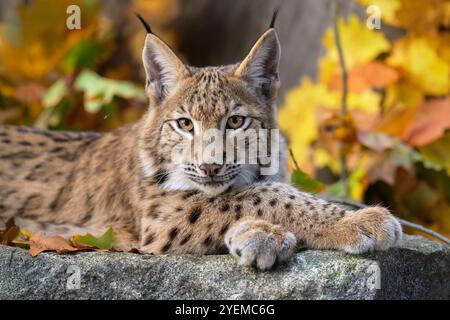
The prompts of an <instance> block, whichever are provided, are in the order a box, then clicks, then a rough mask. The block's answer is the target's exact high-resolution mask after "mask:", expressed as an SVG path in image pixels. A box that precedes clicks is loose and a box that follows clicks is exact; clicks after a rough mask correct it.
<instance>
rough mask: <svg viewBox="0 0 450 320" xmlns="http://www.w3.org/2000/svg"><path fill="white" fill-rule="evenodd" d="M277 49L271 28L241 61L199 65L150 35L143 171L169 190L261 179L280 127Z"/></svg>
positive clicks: (212, 189)
mask: <svg viewBox="0 0 450 320" xmlns="http://www.w3.org/2000/svg"><path fill="white" fill-rule="evenodd" d="M279 50H280V49H279V43H278V39H277V36H276V33H275V31H274V30H273V29H271V30H268V31H267V32H266V33H265V34H263V35H262V36H261V37H260V39H259V40H258V41H257V43H256V44H255V46H254V47H253V48H252V50H251V52H250V53H249V55H248V56H247V57H246V58H245V59H244V60H243V61H242V62H241V63H239V64H235V65H230V66H224V67H208V68H194V67H189V66H185V65H184V64H183V63H182V62H181V61H180V60H179V59H178V58H177V57H176V56H175V54H174V53H173V52H172V51H171V50H170V49H169V48H168V47H167V45H165V44H164V43H163V42H162V41H161V40H160V39H159V38H157V37H156V36H154V35H153V34H149V35H147V39H146V43H145V48H144V51H143V62H144V67H145V71H146V74H147V85H146V92H147V95H148V97H149V100H150V107H149V112H148V114H147V115H146V117H144V121H145V126H144V128H145V129H144V131H143V132H142V133H141V139H140V151H139V152H140V154H139V156H140V160H141V167H142V170H143V173H144V175H145V176H151V175H153V176H155V178H156V179H157V180H158V182H159V183H160V184H161V185H162V186H163V187H164V188H166V189H168V190H200V191H203V192H205V193H207V194H211V195H215V194H219V193H221V192H223V191H225V190H227V189H228V188H230V187H237V186H242V185H249V184H252V183H253V182H254V181H255V180H257V179H261V167H262V164H265V163H267V159H264V160H263V159H262V158H261V156H265V157H267V155H270V156H272V155H271V149H270V147H271V145H272V143H271V141H272V140H271V138H272V135H274V134H275V133H273V132H272V131H271V129H277V122H276V116H275V114H276V112H275V106H274V100H275V98H276V94H277V91H278V87H279V81H278V71H277V69H278V60H279ZM276 133H278V132H276ZM156 155H158V156H156ZM276 157H278V153H277V154H276ZM273 161H278V159H274V160H273ZM265 179H270V174H269V175H268V176H267V177H265Z"/></svg>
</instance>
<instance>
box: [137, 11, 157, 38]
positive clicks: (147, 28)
mask: <svg viewBox="0 0 450 320" xmlns="http://www.w3.org/2000/svg"><path fill="white" fill-rule="evenodd" d="M134 14H135V15H136V17H138V19H139V20H140V21H141V22H142V24H143V25H144V28H145V30H147V33H151V34H153V32H152V28H150V25H149V24H148V22H147V21H145V19H144V18H142V16H141V15H140V14H139V13H134Z"/></svg>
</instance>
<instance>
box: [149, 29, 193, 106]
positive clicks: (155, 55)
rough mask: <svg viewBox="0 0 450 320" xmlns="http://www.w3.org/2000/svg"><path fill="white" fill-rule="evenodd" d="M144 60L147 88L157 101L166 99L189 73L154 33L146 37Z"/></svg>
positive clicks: (150, 96)
mask: <svg viewBox="0 0 450 320" xmlns="http://www.w3.org/2000/svg"><path fill="white" fill-rule="evenodd" d="M142 61H143V63H144V69H145V73H146V75H147V82H146V85H145V89H146V92H147V95H148V96H149V98H150V99H153V100H155V102H160V101H162V100H164V99H165V98H166V97H167V96H168V95H169V94H171V93H172V92H173V90H174V89H175V88H176V87H177V85H178V83H179V81H180V80H182V79H183V78H184V77H186V76H187V75H188V73H189V72H188V70H187V68H186V66H185V65H184V64H183V62H181V60H180V59H179V58H178V57H177V56H176V55H175V53H174V52H173V51H172V50H171V49H170V48H169V47H168V46H167V45H166V44H165V43H164V42H163V41H162V40H161V39H159V38H158V37H157V36H155V35H154V34H152V33H149V34H147V37H146V38H145V46H144V50H143V52H142Z"/></svg>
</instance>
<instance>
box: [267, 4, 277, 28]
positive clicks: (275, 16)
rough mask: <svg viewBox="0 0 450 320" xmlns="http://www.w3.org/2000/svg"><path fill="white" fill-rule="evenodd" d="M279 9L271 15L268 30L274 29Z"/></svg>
mask: <svg viewBox="0 0 450 320" xmlns="http://www.w3.org/2000/svg"><path fill="white" fill-rule="evenodd" d="M279 10H280V7H278V8H276V9H275V11H274V12H273V15H272V20H270V25H269V29H272V28H275V22H276V21H277V16H278V11H279Z"/></svg>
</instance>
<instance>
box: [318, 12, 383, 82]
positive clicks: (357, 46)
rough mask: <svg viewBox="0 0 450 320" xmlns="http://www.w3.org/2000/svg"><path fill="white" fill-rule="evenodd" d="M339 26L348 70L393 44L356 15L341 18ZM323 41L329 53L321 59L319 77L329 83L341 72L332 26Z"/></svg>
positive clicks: (367, 60) (373, 57)
mask: <svg viewBox="0 0 450 320" xmlns="http://www.w3.org/2000/svg"><path fill="white" fill-rule="evenodd" d="M338 28H339V31H340V35H341V43H342V50H343V53H344V57H345V63H346V66H347V68H348V70H351V69H353V68H354V67H356V66H359V65H364V64H367V63H369V62H371V61H372V60H373V59H375V58H376V57H377V56H379V55H380V54H381V53H384V52H388V51H389V50H390V48H391V44H390V43H389V41H388V40H387V39H386V37H385V36H384V35H383V34H382V33H380V32H377V31H375V30H371V29H369V28H367V27H366V25H365V24H364V23H363V22H362V21H361V20H360V19H359V18H358V17H357V16H355V15H350V16H349V17H348V21H347V22H346V21H345V20H344V19H342V18H340V19H339V20H338ZM322 41H323V45H324V46H325V48H326V49H327V54H326V55H325V56H324V57H323V58H321V59H320V60H319V66H320V73H319V79H320V81H321V82H323V83H326V84H328V83H330V81H331V80H332V79H333V77H334V76H335V75H336V74H339V72H340V71H339V70H340V67H339V55H338V52H337V48H336V44H335V40H334V36H333V31H332V30H331V28H330V29H327V31H326V32H325V35H324V37H323V40H322Z"/></svg>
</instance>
